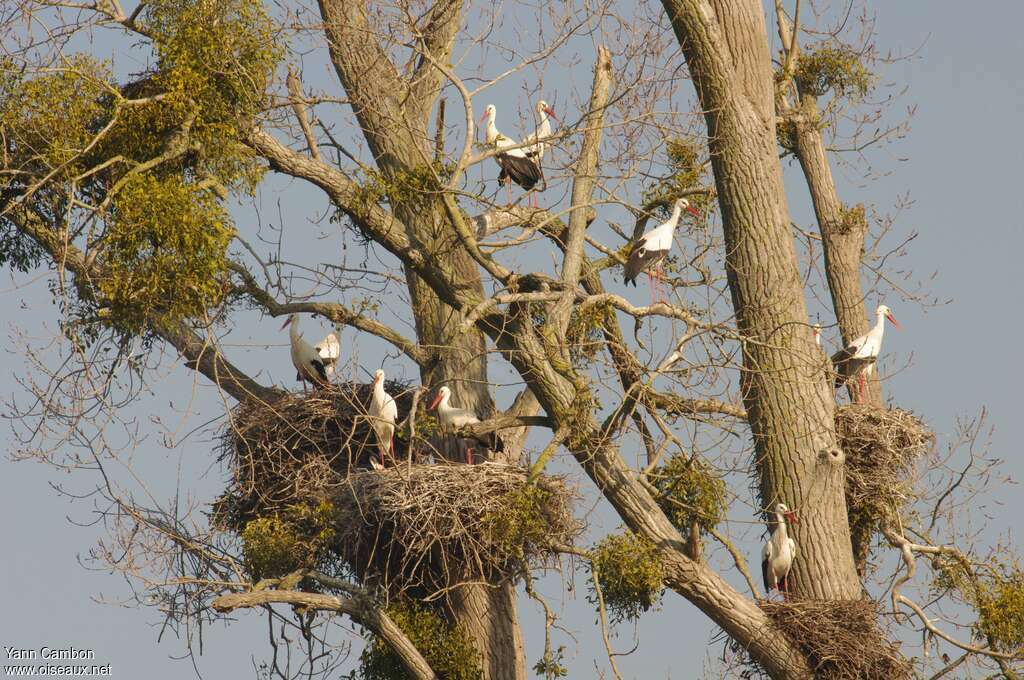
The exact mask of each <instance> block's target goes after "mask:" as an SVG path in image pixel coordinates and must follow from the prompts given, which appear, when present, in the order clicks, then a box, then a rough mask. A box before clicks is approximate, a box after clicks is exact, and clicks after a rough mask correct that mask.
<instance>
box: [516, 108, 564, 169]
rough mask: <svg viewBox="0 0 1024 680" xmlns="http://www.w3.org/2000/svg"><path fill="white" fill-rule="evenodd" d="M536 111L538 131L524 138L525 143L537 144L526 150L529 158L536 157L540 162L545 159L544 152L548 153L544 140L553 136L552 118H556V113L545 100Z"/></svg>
mask: <svg viewBox="0 0 1024 680" xmlns="http://www.w3.org/2000/svg"><path fill="white" fill-rule="evenodd" d="M536 110H537V121H538V122H537V129H536V130H535V131H534V132H531V133H530V134H528V135H527V136H526V137H524V138H523V142H524V143H526V142H537V143H536V144H534V145H532V146H528V147H526V148H525V150H526V155H527V156H531V157H534V156H535V157H536V158H537V159H538V160H540V159H541V158H544V152H545V151H547V144H545V143H544V140H546V139H547V138H548V137H550V136H551V118H555V111H554V109H552V108H551V107H550V106H548V103H547V102H546V101H544V100H543V99H541V100H540V101H539V102H537V109H536ZM555 120H557V118H555Z"/></svg>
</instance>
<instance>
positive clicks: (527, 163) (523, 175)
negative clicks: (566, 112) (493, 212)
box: [480, 104, 541, 205]
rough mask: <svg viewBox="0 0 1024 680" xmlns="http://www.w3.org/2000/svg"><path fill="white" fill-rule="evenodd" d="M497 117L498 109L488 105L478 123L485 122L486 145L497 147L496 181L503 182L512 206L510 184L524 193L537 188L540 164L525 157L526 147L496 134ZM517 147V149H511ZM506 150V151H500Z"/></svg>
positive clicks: (495, 158)
mask: <svg viewBox="0 0 1024 680" xmlns="http://www.w3.org/2000/svg"><path fill="white" fill-rule="evenodd" d="M497 116H498V109H497V107H496V106H494V104H488V105H487V108H485V109H484V115H483V116H482V117H481V118H480V122H483V121H485V120H486V121H487V127H486V128H485V135H486V138H487V143H488V144H489V145H491V146H494V147H497V148H498V150H499V151H501V153H499V154H498V155H497V156H495V157H494V160H495V161H496V162H497V163H498V166H499V167H500V168H501V173H500V174H499V175H498V181H499V182H504V184H505V186H506V188H507V190H508V204H509V205H512V184H511V183H512V182H515V183H516V184H518V185H519V186H521V187H522V188H523V189H525V190H526V191H530V190H531V189H533V187H535V186H537V182H539V181H540V179H541V171H540V163H539V162H538V160H537V159H535V158H530V157H529V156H527V155H526V147H520V145H519V143H518V142H516V141H515V140H514V139H512V138H510V137H506V136H505V135H503V134H501V133H500V132H498V127H497V123H496V122H495V119H496V118H497ZM513 147H518V148H513ZM503 149H507V151H502V150H503Z"/></svg>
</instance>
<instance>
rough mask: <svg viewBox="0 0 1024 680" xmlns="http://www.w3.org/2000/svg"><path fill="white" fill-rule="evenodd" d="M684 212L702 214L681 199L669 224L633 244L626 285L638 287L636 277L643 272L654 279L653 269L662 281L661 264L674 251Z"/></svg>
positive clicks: (698, 215) (651, 231)
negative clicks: (673, 244) (677, 228)
mask: <svg viewBox="0 0 1024 680" xmlns="http://www.w3.org/2000/svg"><path fill="white" fill-rule="evenodd" d="M683 210H687V211H689V212H690V213H692V214H693V215H695V216H696V217H700V213H699V212H697V209H696V208H694V207H693V206H692V205H690V202H689V201H687V200H686V199H685V198H680V199H678V200H676V202H675V205H674V206H673V207H672V216H671V217H669V218H668V221H667V222H664V223H662V224H659V225H658V226H656V227H654V228H653V229H651V230H649V231H648V232H647V233H645V234H644V235H643V236H641V237H640V238H638V239H637V240H636V241H634V242H633V247H632V248H631V249H630V251H629V259H628V260H627V261H626V276H625V282H626V284H630V283H632V284H633V285H634V286H636V277H638V276H639V275H640V274H641V272H647V275H648V276H649V277H652V275H651V273H650V270H651V269H652V268H654V269H655V270H656V276H657V278H658V280H659V281H660V280H661V278H662V274H661V262H662V260H664V259H665V256H666V255H668V253H669V251H670V250H672V239H673V237H674V236H675V232H676V225H677V224H678V223H679V217H680V216H681V215H682V214H683ZM652 278H653V277H652ZM653 292H654V289H653V287H652V288H651V293H652V296H653Z"/></svg>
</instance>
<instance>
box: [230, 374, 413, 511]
mask: <svg viewBox="0 0 1024 680" xmlns="http://www.w3.org/2000/svg"><path fill="white" fill-rule="evenodd" d="M385 389H387V391H388V394H391V395H392V396H393V397H394V399H395V401H396V402H397V404H398V412H399V413H400V414H403V415H404V414H407V413H409V410H410V408H412V401H413V399H412V390H411V389H410V387H409V385H406V384H403V383H400V382H397V381H393V380H389V381H387V382H386V383H385ZM372 394H373V386H372V385H369V384H361V383H347V384H342V385H338V386H335V387H332V388H330V389H320V390H317V391H316V392H313V393H312V394H309V395H303V394H297V393H288V394H285V395H283V396H282V397H281V398H279V399H277V400H275V401H272V402H269V403H265V402H258V401H255V400H253V401H248V402H243V403H241V404H239V406H237V407H236V408H235V409H234V410H233V411H232V412H231V414H230V416H229V421H228V426H227V428H226V429H225V431H224V434H223V436H222V439H221V456H220V459H221V461H226V462H227V464H228V466H229V467H230V469H231V471H232V475H233V478H232V480H231V483H230V484H229V486H228V489H227V491H226V492H225V493H224V495H223V496H222V497H221V498H220V500H218V501H217V503H216V504H215V505H214V519H215V521H216V522H217V523H218V524H219V525H221V526H224V527H226V528H231V529H235V530H241V529H242V528H244V526H245V523H246V522H248V521H250V520H252V519H255V518H257V517H265V516H269V515H272V514H274V513H277V512H281V511H283V510H285V509H286V508H287V507H288V506H291V505H295V504H300V503H309V502H314V501H316V500H318V499H320V498H323V497H325V496H327V495H329V493H330V490H331V489H332V488H336V487H338V486H339V485H340V484H341V483H342V482H343V480H344V479H345V478H346V477H347V476H348V474H349V471H350V470H353V469H358V468H369V467H370V458H371V457H372V456H376V455H377V438H376V435H375V434H374V432H373V428H372V427H371V423H370V419H369V417H368V416H367V412H368V409H369V406H370V398H371V396H372ZM419 422H420V423H421V424H424V425H425V424H427V423H424V422H423V419H422V415H421V420H420V421H419ZM407 452H408V446H407V443H406V441H405V440H404V439H402V438H401V437H399V436H396V437H395V455H396V457H397V458H398V459H399V460H402V459H404V458H405V457H406V455H407Z"/></svg>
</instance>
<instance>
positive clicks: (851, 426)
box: [836, 404, 935, 519]
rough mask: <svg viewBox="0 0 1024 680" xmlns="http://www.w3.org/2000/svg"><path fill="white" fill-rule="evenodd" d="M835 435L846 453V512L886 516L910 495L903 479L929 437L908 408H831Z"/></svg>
mask: <svg viewBox="0 0 1024 680" xmlns="http://www.w3.org/2000/svg"><path fill="white" fill-rule="evenodd" d="M836 434H837V435H838V436H839V444H840V446H841V447H842V449H843V451H844V452H845V453H846V503H847V507H848V508H849V509H850V513H851V515H853V514H854V513H868V514H870V515H871V516H873V517H876V518H879V519H882V518H890V517H892V516H893V515H894V514H895V513H897V512H898V511H899V509H900V508H902V507H903V506H904V505H905V504H906V503H907V501H909V500H910V499H911V498H912V496H913V488H912V486H911V481H910V479H909V477H910V474H909V473H910V472H911V470H912V469H913V467H914V465H915V463H917V461H918V459H920V458H921V457H922V456H924V455H925V454H926V453H927V452H928V451H929V450H931V448H932V445H933V444H934V441H935V435H934V434H933V433H932V432H931V431H929V430H928V428H926V427H925V426H924V424H923V423H922V422H921V421H920V420H919V419H918V418H917V416H915V415H914V414H913V413H910V412H909V411H903V410H900V409H889V410H886V409H882V408H878V407H877V406H871V405H868V404H850V405H847V406H840V407H838V408H837V409H836Z"/></svg>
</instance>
